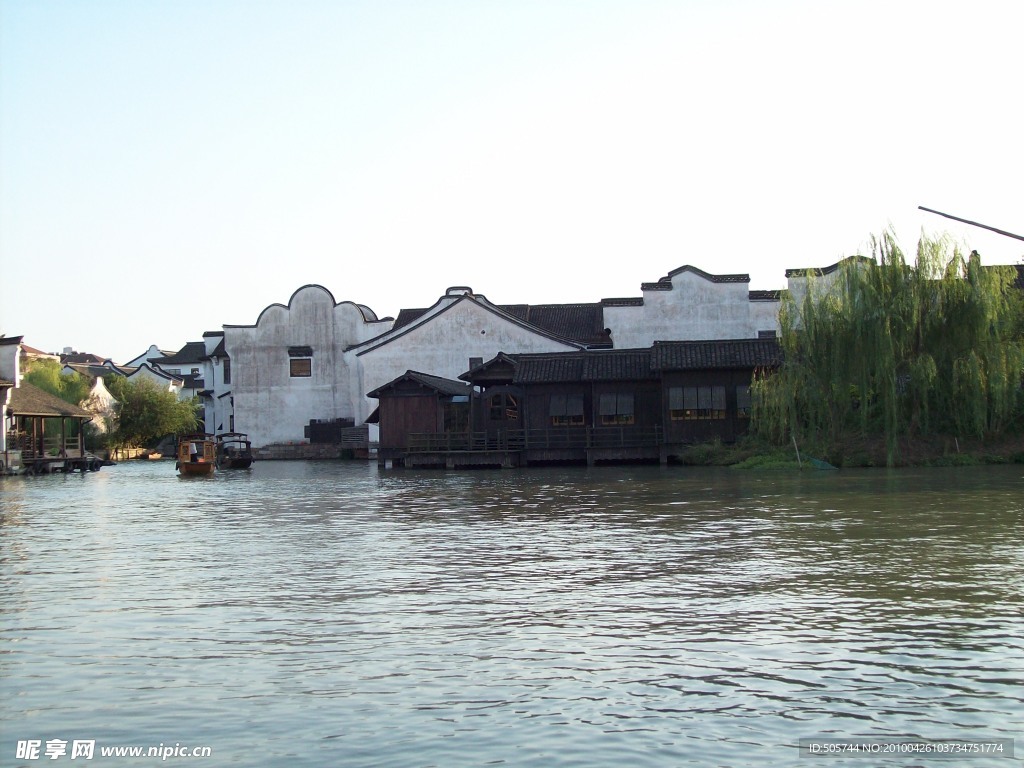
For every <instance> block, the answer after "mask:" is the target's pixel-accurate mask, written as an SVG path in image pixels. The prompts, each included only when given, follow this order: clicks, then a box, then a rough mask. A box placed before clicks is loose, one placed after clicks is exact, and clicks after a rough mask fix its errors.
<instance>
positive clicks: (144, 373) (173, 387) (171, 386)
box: [126, 364, 181, 400]
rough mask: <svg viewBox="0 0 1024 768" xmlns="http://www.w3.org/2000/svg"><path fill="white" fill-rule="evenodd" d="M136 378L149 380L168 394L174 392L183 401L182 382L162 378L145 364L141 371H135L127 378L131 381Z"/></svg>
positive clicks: (140, 367)
mask: <svg viewBox="0 0 1024 768" xmlns="http://www.w3.org/2000/svg"><path fill="white" fill-rule="evenodd" d="M136 377H139V378H143V379H149V380H150V381H152V382H153V383H155V384H156V385H157V386H158V387H160V388H161V389H166V390H167V391H168V392H173V393H174V394H175V395H177V396H178V399H179V400H180V399H181V381H180V380H171V379H168V378H167V377H166V376H161V375H159V374H157V373H155V372H154V371H153V369H152V368H150V367H149V366H148V365H145V364H144V365H141V366H139V369H138V370H137V371H135V373H133V374H131V375H130V376H127V377H126V378H127V379H129V380H130V381H134V380H135V378H136Z"/></svg>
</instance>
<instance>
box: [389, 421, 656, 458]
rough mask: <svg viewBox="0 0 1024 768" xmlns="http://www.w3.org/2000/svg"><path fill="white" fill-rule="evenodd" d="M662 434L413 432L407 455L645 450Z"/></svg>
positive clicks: (646, 430)
mask: <svg viewBox="0 0 1024 768" xmlns="http://www.w3.org/2000/svg"><path fill="white" fill-rule="evenodd" d="M662 442H663V432H662V429H661V427H660V426H653V427H636V426H621V427H568V428H565V429H509V430H502V431H500V432H498V433H495V434H488V433H486V432H445V433H430V432H414V433H411V434H410V435H409V440H408V448H407V450H408V451H409V452H410V453H454V452H458V451H523V450H538V451H557V450H587V449H591V448H612V449H615V448H646V447H651V446H658V445H661V443H662Z"/></svg>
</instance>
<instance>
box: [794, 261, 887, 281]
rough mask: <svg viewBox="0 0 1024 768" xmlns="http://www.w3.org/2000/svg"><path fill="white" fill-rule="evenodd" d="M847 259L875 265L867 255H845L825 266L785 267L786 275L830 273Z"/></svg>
mask: <svg viewBox="0 0 1024 768" xmlns="http://www.w3.org/2000/svg"><path fill="white" fill-rule="evenodd" d="M848 261H859V262H861V263H863V264H869V265H871V266H875V260H874V259H871V258H868V257H867V256H847V257H846V258H845V259H840V260H839V261H837V262H836V263H835V264H830V265H829V266H827V267H801V268H799V269H787V270H786V277H787V278H789V277H806V276H807V275H814V276H816V277H821V276H822V275H831V274H832V273H833V272H835V271H836V270H837V269H839V268H840V267H841V266H842V265H843V264H845V263H846V262H848Z"/></svg>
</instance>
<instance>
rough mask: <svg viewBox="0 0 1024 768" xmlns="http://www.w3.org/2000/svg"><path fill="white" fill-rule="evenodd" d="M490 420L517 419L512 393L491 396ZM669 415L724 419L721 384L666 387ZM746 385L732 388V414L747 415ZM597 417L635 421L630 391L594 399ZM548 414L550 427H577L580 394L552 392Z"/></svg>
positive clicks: (581, 418)
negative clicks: (734, 399) (733, 392)
mask: <svg viewBox="0 0 1024 768" xmlns="http://www.w3.org/2000/svg"><path fill="white" fill-rule="evenodd" d="M489 405H490V409H489V415H490V418H491V421H515V420H517V419H518V418H519V401H518V400H517V399H516V397H515V396H514V395H511V394H509V393H507V392H501V393H496V394H493V395H491V397H490V403H489ZM668 407H669V418H670V419H671V420H672V421H703V420H721V419H725V418H726V415H727V409H726V404H725V387H724V386H721V385H714V386H701V387H670V388H669V390H668ZM750 411H751V400H750V387H749V386H745V385H744V386H739V387H736V415H737V416H738V417H739V418H741V419H742V418H747V419H749V418H750ZM597 413H598V417H599V419H600V423H601V424H602V426H618V425H625V424H635V423H636V413H635V400H634V394H633V393H632V392H606V393H604V394H602V395H601V396H600V398H599V399H598V409H597ZM548 416H549V417H550V419H551V425H552V426H554V427H581V426H584V425H585V424H586V418H585V415H584V411H583V395H582V394H555V395H552V396H551V399H550V401H549V404H548Z"/></svg>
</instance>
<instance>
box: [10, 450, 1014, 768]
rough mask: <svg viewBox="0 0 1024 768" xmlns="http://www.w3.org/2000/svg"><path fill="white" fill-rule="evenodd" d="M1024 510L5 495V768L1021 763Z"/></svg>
mask: <svg viewBox="0 0 1024 768" xmlns="http://www.w3.org/2000/svg"><path fill="white" fill-rule="evenodd" d="M1022 489H1024V471H1022V470H1021V468H1012V467H996V468H983V469H963V470H927V471H926V470H917V471H911V470H901V471H899V472H885V471H865V472H856V471H847V470H843V471H841V472H831V473H804V474H790V473H771V472H763V473H740V472H736V471H732V470H694V469H686V468H668V469H662V468H653V467H629V468H604V467H599V468H592V469H584V468H571V469H561V468H559V469H525V470H504V471H495V472H472V473H443V472H436V473H435V472H402V471H396V472H390V473H381V474H378V472H377V470H376V469H375V468H374V467H373V466H370V465H366V464H360V463H285V462H264V463H260V464H257V465H256V466H255V468H254V469H253V470H252V471H244V472H235V473H223V474H220V475H218V476H217V477H214V478H212V479H187V480H184V479H179V478H178V477H177V476H176V475H175V473H174V472H173V469H172V467H171V465H169V464H167V463H164V462H155V463H153V462H151V463H137V464H128V465H121V466H118V467H116V468H109V469H105V470H104V471H102V472H100V473H98V474H91V475H86V476H84V477H83V476H79V475H74V476H68V477H64V476H57V477H43V478H24V479H22V478H10V479H6V480H4V481H2V482H0V503H2V507H0V510H2V511H0V515H2V517H0V537H2V538H0V544H2V556H0V607H2V611H3V619H2V625H0V626H2V633H0V670H2V679H3V682H2V686H3V696H2V697H0V701H2V703H0V718H2V721H3V722H4V728H3V739H2V741H0V764H3V765H10V764H22V763H18V762H17V761H14V762H13V763H12V761H13V760H14V757H15V751H16V743H17V741H19V740H25V739H40V740H42V741H43V742H44V744H45V741H46V740H47V739H58V738H59V739H63V740H67V741H69V742H70V741H71V740H73V739H95V740H96V742H97V745H101V744H129V745H135V744H138V745H150V744H152V745H156V744H160V743H163V744H174V743H180V744H183V745H209V746H211V747H212V748H213V751H214V758H213V760H212V761H207V762H210V764H216V765H238V766H248V765H251V766H278V765H285V764H287V765H303V766H305V765H308V766H321V765H332V764H337V765H353V766H364V765H365V766H369V765H373V766H396V767H397V766H402V767H403V768H405V767H406V766H458V765H467V766H468V765H474V766H475V765H484V764H495V765H553V766H561V765H564V766H570V765H585V766H587V765H613V764H616V765H617V764H630V765H641V766H665V765H734V766H739V765H751V766H754V765H758V766H761V765H792V766H797V765H803V764H804V763H806V759H800V758H799V757H798V750H797V748H796V744H797V741H798V739H800V738H809V737H821V738H824V737H842V738H846V737H850V738H853V737H862V738H863V737H870V738H879V739H893V738H896V737H900V738H904V737H907V738H919V739H952V738H968V739H983V738H994V737H1003V738H1006V737H1014V736H1016V735H1017V734H1018V733H1020V732H1021V731H1022V730H1024V694H1022V688H1021V679H1022V673H1024V615H1022V609H1021V595H1022V592H1024V589H1022V588H1024V547H1022V545H1021V534H1022V531H1024V492H1022ZM1018 748H1019V749H1020V750H1022V751H1024V744H1021V745H1018ZM65 759H67V758H65ZM109 760H110V762H109V763H107V764H119V762H118V760H117V759H114V758H109ZM120 762H122V763H123V762H130V761H127V760H126V759H123V758H122V759H121V760H120ZM151 762H152V760H151ZM847 762H848V763H849V764H853V765H866V763H865V762H864V761H863V760H862V759H860V760H856V759H855V760H853V761H847ZM1010 762H1012V761H1010ZM24 764H25V765H32V764H35V763H33V762H31V761H27V762H24ZM100 764H103V763H102V762H100ZM829 764H830V765H842V764H846V763H844V761H843V760H842V759H838V758H830V759H829ZM871 764H872V765H879V764H892V765H911V764H914V763H913V762H909V763H908V761H907V759H906V758H893V759H892V760H891V762H890V763H886V762H885V760H884V759H879V760H873V761H872V762H871ZM970 764H971V765H972V766H974V765H998V766H1002V765H1006V764H1007V761H1006V760H996V759H989V758H981V757H971V759H970Z"/></svg>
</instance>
